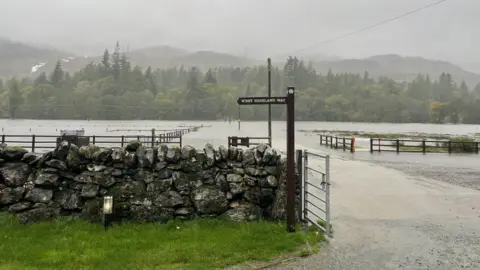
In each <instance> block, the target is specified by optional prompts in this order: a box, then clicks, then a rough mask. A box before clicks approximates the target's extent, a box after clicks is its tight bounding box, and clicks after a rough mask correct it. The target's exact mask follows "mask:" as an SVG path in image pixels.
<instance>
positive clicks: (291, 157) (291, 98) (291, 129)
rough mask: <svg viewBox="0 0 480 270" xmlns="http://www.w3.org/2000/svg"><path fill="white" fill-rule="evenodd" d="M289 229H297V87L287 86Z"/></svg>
mask: <svg viewBox="0 0 480 270" xmlns="http://www.w3.org/2000/svg"><path fill="white" fill-rule="evenodd" d="M286 102H287V205H286V208H287V209H286V210H287V231H289V232H294V231H295V195H296V193H297V192H296V189H297V188H296V182H297V181H296V176H295V87H293V86H290V87H288V88H287V100H286Z"/></svg>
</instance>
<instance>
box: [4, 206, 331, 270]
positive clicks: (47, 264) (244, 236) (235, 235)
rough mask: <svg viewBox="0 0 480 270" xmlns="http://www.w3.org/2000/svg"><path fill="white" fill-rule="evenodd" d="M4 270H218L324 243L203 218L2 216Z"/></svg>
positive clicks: (305, 235)
mask: <svg viewBox="0 0 480 270" xmlns="http://www.w3.org/2000/svg"><path fill="white" fill-rule="evenodd" d="M0 228H1V229H0V241H1V245H0V269H219V268H222V267H226V266H229V265H235V264H240V263H243V262H247V261H268V260H271V259H273V258H275V257H278V256H280V255H283V254H286V253H292V252H297V254H298V255H305V254H303V252H302V249H304V247H305V246H315V245H317V244H318V243H319V242H320V241H322V240H324V237H323V234H321V233H319V232H318V231H316V230H309V231H308V232H301V231H300V230H298V232H297V233H287V232H286V230H285V225H284V224H279V223H272V222H267V221H258V222H250V223H234V222H228V221H223V220H214V219H199V220H192V221H184V222H179V221H176V222H174V221H172V222H169V223H167V224H132V223H124V224H119V225H116V226H113V227H111V228H110V229H109V230H107V231H105V230H104V229H103V227H102V226H101V225H99V224H92V223H88V222H85V221H81V220H76V219H59V220H56V221H51V222H41V223H36V224H32V225H21V224H19V223H18V221H17V220H16V219H15V218H13V217H12V216H10V215H6V214H2V213H0Z"/></svg>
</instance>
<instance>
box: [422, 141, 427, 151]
mask: <svg viewBox="0 0 480 270" xmlns="http://www.w3.org/2000/svg"><path fill="white" fill-rule="evenodd" d="M422 150H423V153H424V154H425V153H426V152H427V145H426V144H425V140H423V141H422Z"/></svg>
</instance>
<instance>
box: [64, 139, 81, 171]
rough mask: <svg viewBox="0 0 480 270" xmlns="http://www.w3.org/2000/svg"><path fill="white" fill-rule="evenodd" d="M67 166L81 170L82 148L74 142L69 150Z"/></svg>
mask: <svg viewBox="0 0 480 270" xmlns="http://www.w3.org/2000/svg"><path fill="white" fill-rule="evenodd" d="M66 163H67V166H68V167H69V168H71V169H73V170H80V169H81V165H82V160H81V158H80V149H79V148H78V146H76V145H74V144H72V145H70V148H69V150H68V154H67V157H66Z"/></svg>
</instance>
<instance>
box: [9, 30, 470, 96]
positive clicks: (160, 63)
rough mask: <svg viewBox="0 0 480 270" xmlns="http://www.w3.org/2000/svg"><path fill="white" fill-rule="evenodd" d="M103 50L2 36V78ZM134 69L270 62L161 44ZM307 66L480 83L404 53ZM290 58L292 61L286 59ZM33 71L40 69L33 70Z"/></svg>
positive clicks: (323, 59) (138, 54) (140, 52)
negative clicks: (80, 51)
mask: <svg viewBox="0 0 480 270" xmlns="http://www.w3.org/2000/svg"><path fill="white" fill-rule="evenodd" d="M101 54H102V52H99V54H98V56H93V57H92V56H89V57H85V56H83V57H81V56H80V57H79V56H74V55H73V54H71V53H66V52H63V51H61V50H57V49H54V48H49V47H38V46H32V45H28V44H24V43H20V42H13V41H10V40H7V39H2V38H0V77H5V76H25V75H30V76H37V75H38V74H39V73H40V72H43V71H45V72H51V71H52V70H53V68H54V66H55V63H56V61H57V60H62V61H63V67H64V69H65V70H66V71H69V72H74V71H77V70H79V69H81V68H83V67H84V66H85V65H87V64H88V63H90V62H96V63H98V62H100V60H101V56H100V55H101ZM127 55H128V57H129V58H130V61H131V63H132V64H133V65H138V66H140V67H142V68H146V67H148V66H151V67H152V68H154V69H155V68H169V67H175V66H177V67H179V66H182V65H183V66H185V67H191V66H197V67H200V68H201V69H207V68H210V67H218V66H238V67H243V66H249V65H257V64H265V62H266V60H265V59H261V60H254V59H247V58H244V57H240V56H236V55H232V54H227V53H220V52H213V51H196V52H192V51H188V50H184V49H181V48H175V47H170V46H155V47H148V48H143V49H137V50H133V51H130V52H128V54H127ZM300 58H302V59H303V60H305V61H306V62H308V61H312V64H313V66H314V67H315V69H316V70H317V71H319V72H321V73H326V72H328V70H329V69H331V70H332V71H333V72H334V73H337V72H352V73H360V74H363V73H364V72H365V71H368V72H369V73H370V75H371V76H372V77H379V76H387V77H389V78H392V79H394V80H398V81H411V80H412V79H414V78H415V77H416V76H417V75H418V74H419V73H422V74H428V75H430V77H431V78H432V80H434V79H437V78H438V76H439V75H440V74H441V73H442V72H448V73H450V74H452V76H453V78H454V80H455V81H456V82H457V83H460V82H461V81H462V79H464V80H465V82H466V83H467V84H468V85H469V86H470V87H474V86H475V85H476V84H478V83H480V74H477V73H474V72H470V71H467V70H465V69H462V68H461V67H459V66H457V65H454V64H452V63H450V62H446V61H438V60H430V59H425V58H422V57H403V56H399V55H394V54H390V55H376V56H372V57H368V58H365V59H340V58H338V57H336V56H325V55H304V56H302V57H300ZM285 59H286V57H285ZM273 61H274V65H276V66H278V67H280V68H281V67H283V64H284V63H283V62H282V60H281V59H277V58H276V59H273ZM32 67H34V68H33V69H32Z"/></svg>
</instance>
